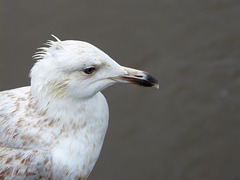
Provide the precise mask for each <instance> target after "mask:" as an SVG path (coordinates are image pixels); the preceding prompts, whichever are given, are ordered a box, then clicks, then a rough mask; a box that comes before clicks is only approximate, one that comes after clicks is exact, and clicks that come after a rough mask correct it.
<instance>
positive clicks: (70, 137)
mask: <svg viewBox="0 0 240 180" xmlns="http://www.w3.org/2000/svg"><path fill="white" fill-rule="evenodd" d="M78 107H82V105H75V107H72V108H73V109H72V110H73V111H76V110H77V108H78ZM84 107H85V109H84V111H81V110H77V111H80V112H79V120H78V121H79V124H78V121H74V123H75V128H74V127H73V126H72V127H71V126H70V127H65V128H66V129H68V133H62V134H61V136H59V137H58V139H59V143H58V144H56V145H55V146H54V148H53V149H52V153H53V163H54V174H55V175H57V176H55V177H54V178H56V179H58V177H59V178H60V177H61V176H65V175H66V174H68V175H70V177H79V176H81V177H83V178H86V177H87V176H88V175H89V174H90V172H91V171H92V169H93V167H94V165H95V163H96V161H97V159H98V157H99V154H100V151H101V148H102V144H103V140H104V137H105V134H106V131H107V127H108V117H109V111H108V106H107V102H106V100H105V98H104V96H103V95H102V94H101V93H98V94H96V95H95V96H94V97H93V98H92V99H90V100H88V101H87V102H84ZM72 113H73V114H74V113H76V112H72ZM68 121H71V118H69V119H68ZM69 124H71V123H69ZM71 128H72V129H71Z"/></svg>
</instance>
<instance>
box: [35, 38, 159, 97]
mask: <svg viewBox="0 0 240 180" xmlns="http://www.w3.org/2000/svg"><path fill="white" fill-rule="evenodd" d="M55 38H56V37H55ZM46 45H47V46H48V47H43V48H39V51H38V52H37V53H36V54H35V55H34V58H35V59H37V62H36V63H35V65H34V66H33V68H32V70H31V72H30V77H31V92H32V93H33V94H38V93H39V92H41V93H45V94H48V95H50V96H51V97H55V98H65V97H71V98H73V99H86V98H90V97H92V96H94V95H95V94H96V93H98V92H100V91H101V90H103V89H105V88H107V87H108V86H110V85H113V84H115V83H118V82H121V83H131V84H136V85H139V86H145V87H156V88H158V87H159V85H158V82H157V80H156V79H155V78H153V77H152V76H151V75H150V74H149V73H147V72H144V71H141V70H136V69H132V68H128V67H124V66H121V65H119V64H118V63H117V62H116V61H114V60H113V59H112V58H111V57H109V56H108V55H107V54H106V53H104V52H103V51H101V50H100V49H98V48H97V47H95V46H93V45H91V44H89V43H87V42H82V41H74V40H65V41H61V40H59V39H58V38H56V41H48V42H47V43H46Z"/></svg>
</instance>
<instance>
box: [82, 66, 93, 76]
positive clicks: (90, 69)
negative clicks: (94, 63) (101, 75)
mask: <svg viewBox="0 0 240 180" xmlns="http://www.w3.org/2000/svg"><path fill="white" fill-rule="evenodd" d="M83 71H84V72H85V73H86V74H92V73H93V72H94V71H95V67H87V68H85V69H84V70H83Z"/></svg>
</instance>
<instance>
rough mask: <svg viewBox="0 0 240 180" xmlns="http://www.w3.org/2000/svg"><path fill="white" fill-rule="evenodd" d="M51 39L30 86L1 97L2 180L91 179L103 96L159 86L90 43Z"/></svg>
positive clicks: (103, 126) (103, 119) (101, 131)
mask: <svg viewBox="0 0 240 180" xmlns="http://www.w3.org/2000/svg"><path fill="white" fill-rule="evenodd" d="M53 37H54V38H55V40H54V41H48V42H47V43H46V44H45V45H46V46H45V47H42V48H39V51H38V52H37V53H36V54H35V55H34V56H33V58H34V59H36V60H37V62H36V63H35V64H34V66H33V67H32V69H31V71H30V78H31V85H30V86H27V87H20V88H16V89H11V90H5V91H1V92H0V179H27V180H30V179H53V180H61V179H64V180H65V179H69V180H72V179H74V180H75V179H78V180H85V179H87V177H88V176H89V174H90V173H91V171H92V169H93V167H94V165H95V163H96V161H97V159H98V157H99V154H100V151H101V148H102V145H103V141H104V137H105V134H106V131H107V127H108V119H109V110H108V104H107V101H106V99H105V98H104V96H103V95H102V93H101V91H102V90H103V89H105V88H107V87H108V86H110V85H113V84H116V83H118V82H120V83H131V84H136V85H139V86H144V87H155V88H158V87H159V85H158V81H157V80H156V79H155V78H154V77H152V76H151V75H150V74H148V73H147V72H144V71H140V70H136V69H132V68H128V67H124V66H121V65H119V64H118V63H117V62H116V61H114V60H113V59H112V58H111V57H109V56H108V55H107V54H105V53H104V52H103V51H101V50H100V49H98V48H97V47H95V46H93V45H91V44H89V43H87V42H82V41H76V40H65V41H61V40H60V39H58V38H57V37H55V36H53Z"/></svg>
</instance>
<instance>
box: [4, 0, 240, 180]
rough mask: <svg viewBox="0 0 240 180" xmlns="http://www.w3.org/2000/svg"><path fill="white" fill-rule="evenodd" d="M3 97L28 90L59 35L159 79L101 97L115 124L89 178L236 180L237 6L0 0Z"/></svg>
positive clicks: (218, 0) (239, 140)
mask: <svg viewBox="0 0 240 180" xmlns="http://www.w3.org/2000/svg"><path fill="white" fill-rule="evenodd" d="M0 8H1V12H0V13H1V16H0V17H1V19H0V24H1V28H0V38H1V41H0V42H1V43H0V63H1V66H0V90H4V89H12V88H15V87H20V86H25V85H29V78H28V73H29V70H30V68H31V67H32V65H33V64H34V60H32V58H31V56H32V55H33V54H34V52H35V50H36V48H38V47H40V46H42V44H43V43H44V42H45V41H46V40H47V39H52V37H51V36H50V34H54V35H56V36H57V37H59V38H60V39H62V40H65V39H76V40H84V41H88V42H90V43H92V44H94V45H96V46H97V47H99V48H100V49H102V50H104V51H105V52H106V53H108V54H109V55H110V56H111V57H112V58H114V59H115V60H116V61H117V62H118V63H120V64H122V65H124V66H129V67H134V68H138V69H142V70H145V71H148V72H150V73H151V74H152V75H154V76H155V77H156V78H157V79H158V80H159V83H160V89H159V90H157V89H148V88H140V87H136V86H131V85H115V86H113V87H110V88H108V89H106V90H104V92H103V93H104V95H105V96H106V97H107V100H108V103H109V107H110V124H109V129H108V133H107V135H106V139H105V143H104V146H103V149H102V153H101V155H100V158H99V160H98V162H97V164H96V166H95V168H94V170H93V172H92V174H91V175H90V177H89V180H123V179H124V180H135V179H137V180H149V179H150V180H155V179H156V180H158V179H160V180H188V179H189V180H237V179H240V155H239V154H240V2H239V1H237V0H235V1H234V0H208V1H190V0H189V1H187V0H182V1H179V0H164V1H157V0H148V1H144V0H138V1H134V0H128V1H127V0H121V1H107V0H104V1H97V0H89V1H81V0H80V1H73V0H68V1H67V0H52V1H47V0H41V1H37V0H32V1H27V0H21V1H13V0H0Z"/></svg>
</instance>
